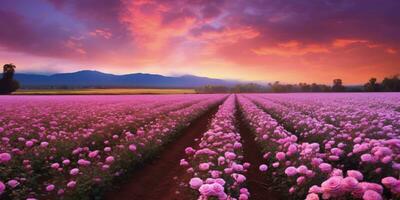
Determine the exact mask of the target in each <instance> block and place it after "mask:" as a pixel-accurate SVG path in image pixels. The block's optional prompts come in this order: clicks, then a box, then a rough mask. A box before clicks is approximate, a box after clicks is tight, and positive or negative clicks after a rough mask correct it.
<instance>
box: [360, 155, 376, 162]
mask: <svg viewBox="0 0 400 200" xmlns="http://www.w3.org/2000/svg"><path fill="white" fill-rule="evenodd" d="M361 161H363V162H373V161H374V157H373V156H372V155H371V154H368V153H366V154H363V155H361Z"/></svg>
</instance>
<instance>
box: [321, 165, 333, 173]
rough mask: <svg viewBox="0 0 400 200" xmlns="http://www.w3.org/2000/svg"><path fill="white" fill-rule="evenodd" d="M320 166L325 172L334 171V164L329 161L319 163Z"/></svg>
mask: <svg viewBox="0 0 400 200" xmlns="http://www.w3.org/2000/svg"><path fill="white" fill-rule="evenodd" d="M318 167H319V169H320V170H321V171H322V172H325V173H329V172H331V171H332V166H331V165H330V164H328V163H321V164H319V166H318Z"/></svg>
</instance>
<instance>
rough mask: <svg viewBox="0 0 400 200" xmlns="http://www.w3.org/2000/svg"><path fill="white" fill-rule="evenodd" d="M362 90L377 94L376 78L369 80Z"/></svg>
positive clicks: (378, 89)
mask: <svg viewBox="0 0 400 200" xmlns="http://www.w3.org/2000/svg"><path fill="white" fill-rule="evenodd" d="M364 89H365V91H367V92H379V91H380V84H379V83H377V82H376V78H371V79H369V81H368V83H366V84H365V85H364Z"/></svg>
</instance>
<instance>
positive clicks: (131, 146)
mask: <svg viewBox="0 0 400 200" xmlns="http://www.w3.org/2000/svg"><path fill="white" fill-rule="evenodd" d="M128 148H129V150H130V151H132V152H135V151H136V145H134V144H131V145H129V147H128Z"/></svg>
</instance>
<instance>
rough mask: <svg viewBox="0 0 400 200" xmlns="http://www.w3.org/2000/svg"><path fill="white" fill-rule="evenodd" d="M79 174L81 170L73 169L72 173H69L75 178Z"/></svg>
mask: <svg viewBox="0 0 400 200" xmlns="http://www.w3.org/2000/svg"><path fill="white" fill-rule="evenodd" d="M78 173H79V169H78V168H74V169H71V171H69V174H71V175H72V176H75V175H77V174H78Z"/></svg>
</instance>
